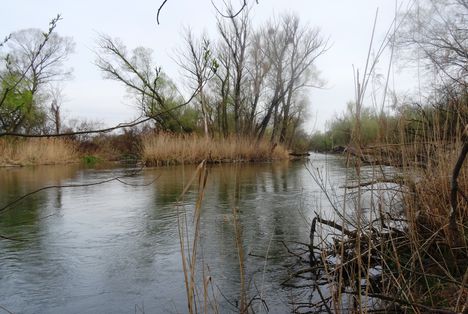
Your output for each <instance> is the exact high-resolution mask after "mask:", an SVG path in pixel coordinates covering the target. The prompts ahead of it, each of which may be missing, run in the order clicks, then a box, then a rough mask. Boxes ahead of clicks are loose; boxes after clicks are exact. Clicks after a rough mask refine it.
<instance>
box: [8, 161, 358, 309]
mask: <svg viewBox="0 0 468 314" xmlns="http://www.w3.org/2000/svg"><path fill="white" fill-rule="evenodd" d="M311 161H312V162H311V164H308V166H307V168H309V170H310V169H312V170H314V169H315V170H317V169H318V170H319V172H320V173H321V175H322V176H323V177H324V178H326V179H324V181H325V183H326V185H327V186H328V187H329V188H330V189H331V190H339V186H340V185H343V184H344V182H345V177H346V174H347V173H348V176H349V175H350V172H349V171H348V172H347V170H346V169H345V167H344V161H343V159H342V158H340V157H334V156H325V155H313V156H312V160H311ZM307 168H306V164H305V163H303V162H294V163H264V164H242V165H240V164H239V165H235V164H226V165H221V166H209V170H208V171H209V174H208V181H207V187H206V190H205V195H204V199H203V203H202V208H201V217H200V241H199V247H198V250H197V252H198V253H197V256H198V259H197V260H198V263H197V282H198V285H197V287H198V290H197V291H198V294H199V295H200V296H201V297H200V298H201V300H200V303H202V302H203V300H202V299H203V295H204V293H203V285H202V284H201V283H202V282H203V280H204V279H206V278H208V276H210V278H211V281H210V285H209V295H210V296H212V298H211V299H210V301H211V302H212V303H213V304H216V306H217V309H218V311H219V312H220V313H229V312H238V310H237V309H236V305H237V304H238V301H239V295H240V282H241V280H240V275H239V257H238V249H237V247H236V232H235V228H234V223H233V215H232V213H233V208H238V219H239V225H240V230H241V232H240V236H239V238H240V242H241V243H242V249H243V252H244V258H243V264H244V271H245V278H246V281H245V287H246V290H247V298H248V299H249V298H252V297H254V296H259V297H260V296H261V297H262V299H264V301H265V304H266V305H267V306H268V309H269V311H270V313H287V312H290V311H291V308H292V307H291V305H290V303H294V302H295V301H297V300H298V298H300V296H298V295H297V294H296V293H295V292H294V291H291V290H288V289H286V288H283V287H282V286H281V285H280V283H281V282H282V281H283V280H284V279H285V278H286V277H287V272H286V267H287V266H288V263H291V261H290V258H288V257H286V255H287V254H286V252H285V250H284V246H283V244H282V243H281V241H286V243H288V245H289V244H290V245H291V246H294V244H293V243H292V242H291V241H300V242H307V241H308V236H309V222H310V219H311V218H312V217H313V213H314V211H320V212H321V214H323V215H331V212H332V210H331V209H330V206H329V203H328V201H327V199H326V198H325V197H324V194H323V192H322V191H321V189H320V187H319V186H318V185H317V183H316V182H315V181H314V180H313V179H312V177H311V175H310V173H309V171H308V170H307ZM126 171H128V169H127V170H126V169H82V168H80V167H78V166H44V167H37V168H14V169H0V207H2V206H3V205H4V204H6V203H8V202H10V201H12V200H14V199H15V198H17V197H19V196H21V195H23V194H25V193H28V192H30V191H33V190H35V189H38V188H41V187H44V186H49V185H62V186H63V185H74V184H85V183H93V182H98V181H100V180H105V179H109V178H112V177H115V176H119V175H122V174H124V173H126ZM194 171H195V167H194V166H177V167H168V168H155V169H144V170H142V172H141V173H139V174H138V175H136V176H134V177H131V178H126V179H124V181H125V183H127V184H123V183H121V182H118V181H112V182H109V183H105V184H101V185H95V186H87V187H74V188H65V187H63V188H52V189H47V190H44V191H42V192H39V193H36V194H34V195H32V196H30V197H28V198H26V199H25V200H23V201H21V202H19V203H18V204H16V205H15V206H13V207H11V208H10V209H8V210H6V211H4V212H2V213H0V235H2V236H7V237H11V238H17V239H21V240H22V241H21V242H19V241H10V240H5V239H0V252H1V253H0V306H1V307H3V308H4V309H7V310H8V311H11V312H13V313H186V312H187V311H188V310H187V301H186V300H187V298H186V290H185V285H184V274H183V271H182V258H181V249H180V237H179V228H178V222H181V223H182V226H185V224H184V221H186V222H187V230H188V235H189V236H190V240H192V239H193V237H192V236H193V223H192V218H191V217H193V209H194V207H195V202H196V199H197V196H198V191H197V182H195V184H194V186H193V187H192V188H191V189H189V191H188V192H187V193H186V195H185V196H184V198H183V199H182V200H181V201H180V202H179V203H178V204H179V205H176V204H177V200H178V198H179V196H180V194H181V192H182V191H183V189H184V186H185V185H186V184H187V183H188V181H189V179H190V178H191V176H192V174H193V173H194ZM154 179H156V181H155V182H154V183H153V184H151V185H146V184H148V183H151V182H152V181H153V180H154ZM196 181H197V180H196ZM130 184H131V185H130ZM335 194H337V195H339V192H337V193H335ZM338 203H340V201H339V199H338ZM178 218H179V219H178ZM185 218H186V220H184V219H185ZM186 244H187V243H186ZM262 256H263V257H262ZM265 256H268V258H267V259H266V258H264V257H265ZM213 296H214V298H213ZM254 303H255V305H254V306H255V309H256V310H257V312H260V313H262V312H266V307H265V305H262V303H261V302H260V301H255V302H254ZM213 306H215V305H213ZM213 311H215V310H212V312H213ZM4 312H5V313H7V311H4ZM0 313H2V308H0Z"/></svg>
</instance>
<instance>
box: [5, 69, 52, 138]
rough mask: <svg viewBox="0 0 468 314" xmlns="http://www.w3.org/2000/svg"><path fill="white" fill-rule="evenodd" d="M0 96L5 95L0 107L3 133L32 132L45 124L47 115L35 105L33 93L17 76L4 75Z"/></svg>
mask: <svg viewBox="0 0 468 314" xmlns="http://www.w3.org/2000/svg"><path fill="white" fill-rule="evenodd" d="M18 82H19V83H18ZM0 95H2V96H3V95H5V98H4V101H3V102H2V104H1V105H0V116H1V117H2V118H1V119H0V130H1V131H3V132H16V131H19V129H20V128H23V129H25V130H26V131H29V132H30V131H33V130H36V129H38V128H40V127H41V126H42V125H43V123H44V122H45V119H46V113H45V112H44V110H42V108H40V107H39V106H36V105H35V101H34V97H33V93H32V92H31V91H30V90H29V89H27V88H26V86H24V82H23V81H21V80H20V79H19V77H18V76H17V75H12V74H5V75H3V80H2V81H1V82H0Z"/></svg>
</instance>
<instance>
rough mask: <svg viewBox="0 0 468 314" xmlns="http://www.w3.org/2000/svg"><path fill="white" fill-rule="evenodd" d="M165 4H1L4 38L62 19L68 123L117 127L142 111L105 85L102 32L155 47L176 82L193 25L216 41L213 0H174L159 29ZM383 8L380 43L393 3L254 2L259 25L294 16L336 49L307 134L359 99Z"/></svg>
mask: <svg viewBox="0 0 468 314" xmlns="http://www.w3.org/2000/svg"><path fill="white" fill-rule="evenodd" d="M161 2H162V0H151V1H150V0H140V1H124V0H114V1H108V0H99V1H96V0H94V1H89V0H80V1H63V0H41V1H38V0H15V1H3V3H2V5H1V13H0V15H1V18H0V37H1V38H3V37H4V36H6V35H7V34H9V33H11V32H14V31H17V30H20V29H25V28H41V29H43V30H45V29H47V27H48V22H49V21H50V20H51V19H52V18H53V17H55V16H56V15H57V14H58V13H60V14H61V15H62V17H63V20H62V21H60V22H59V25H58V27H57V33H58V34H59V35H63V36H71V37H73V38H74V41H75V42H76V51H75V53H74V54H73V55H72V56H71V57H70V59H69V66H71V67H73V69H74V72H73V79H72V80H70V81H68V82H66V83H65V84H64V86H65V88H64V93H65V96H66V102H65V103H64V105H63V107H64V110H65V115H66V117H67V118H69V119H70V118H80V119H84V118H85V119H91V120H97V121H103V122H104V123H105V124H106V125H113V124H115V123H119V122H124V121H129V120H131V119H132V118H134V117H136V116H137V115H138V113H137V109H136V107H134V106H133V105H132V101H131V99H129V98H128V97H126V96H125V95H126V93H125V88H124V87H123V86H121V85H120V84H119V83H118V82H114V81H109V80H104V79H103V78H102V75H101V73H100V72H99V71H98V69H97V68H96V66H95V65H94V60H95V54H94V51H95V50H96V38H97V36H98V34H99V33H104V34H107V35H110V36H112V37H118V38H120V39H121V40H122V41H123V42H124V43H125V44H126V45H127V47H129V48H135V47H137V46H144V47H149V48H152V49H153V50H154V59H155V61H156V62H157V64H158V65H159V66H161V67H162V69H163V70H164V71H165V72H166V73H167V74H168V75H169V76H170V77H172V78H173V79H174V80H175V81H176V82H181V81H180V70H179V69H178V67H177V65H176V64H175V62H174V60H173V57H174V54H175V49H177V48H178V47H181V43H182V40H181V39H182V30H183V27H190V28H192V29H193V31H194V33H195V34H196V33H201V32H203V31H205V32H206V33H207V34H209V35H211V36H212V37H214V36H216V11H215V9H214V7H213V5H212V3H211V1H210V0H196V1H195V0H169V1H168V2H167V4H166V5H165V6H164V8H163V10H162V12H161V16H160V22H161V24H160V25H157V24H156V12H157V9H158V7H159V5H160V4H161ZM252 2H253V3H254V1H252ZM400 2H401V1H400ZM214 3H217V4H218V5H219V6H220V7H222V1H220V0H214ZM377 8H378V9H379V19H378V22H377V30H376V40H377V42H380V41H381V39H382V38H383V36H384V33H385V31H386V30H387V28H388V27H389V25H390V24H391V21H392V19H393V16H394V14H395V2H394V1H392V0H355V1H347V0H320V1H319V0H289V1H285V0H259V1H258V4H253V8H252V19H253V23H254V25H260V24H262V23H263V22H264V21H266V20H267V19H269V18H270V17H271V16H273V15H275V14H276V15H279V14H281V13H283V12H288V13H295V14H297V15H298V16H299V17H300V20H301V22H303V23H307V24H309V25H311V26H318V27H320V29H321V31H322V35H323V36H324V37H326V38H330V46H331V48H330V49H329V51H328V52H327V53H326V54H325V55H323V56H322V57H321V58H320V59H319V60H318V62H317V67H318V69H319V70H320V71H321V75H322V78H323V79H324V80H326V81H327V87H326V88H325V89H321V90H317V89H312V90H310V92H309V95H310V103H311V105H310V108H309V113H310V118H309V119H308V121H307V123H306V126H305V129H306V131H308V132H311V131H312V130H313V129H314V128H315V129H323V128H324V126H325V121H326V120H328V119H330V118H331V117H332V116H333V114H334V113H339V112H342V111H343V110H344V109H345V108H346V103H347V102H348V101H350V100H352V99H354V85H353V68H352V67H353V65H354V66H355V67H356V68H361V69H362V68H364V64H365V60H366V55H367V49H368V45H369V40H370V36H371V31H372V23H373V20H374V16H375V12H376V9H377ZM213 40H215V39H213ZM386 59H388V58H386ZM383 61H384V62H383V63H382V65H381V67H380V71H381V73H383V74H384V73H386V66H385V62H388V60H383ZM395 73H397V74H398V73H399V72H395ZM392 81H397V82H408V79H395V78H394V77H392ZM180 84H181V83H179V85H180ZM407 85H408V84H400V85H399V86H396V88H397V89H399V90H402V91H406V90H408V89H409V87H408V86H407Z"/></svg>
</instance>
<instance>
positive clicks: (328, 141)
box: [309, 132, 333, 152]
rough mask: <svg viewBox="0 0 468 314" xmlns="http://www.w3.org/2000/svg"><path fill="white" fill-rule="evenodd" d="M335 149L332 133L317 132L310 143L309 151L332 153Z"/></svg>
mask: <svg viewBox="0 0 468 314" xmlns="http://www.w3.org/2000/svg"><path fill="white" fill-rule="evenodd" d="M332 148H333V144H332V136H331V133H330V132H326V133H322V132H315V133H314V134H312V136H311V138H310V142H309V149H311V150H314V151H319V152H326V151H330V150H331V149H332Z"/></svg>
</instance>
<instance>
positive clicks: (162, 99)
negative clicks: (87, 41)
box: [96, 35, 200, 131]
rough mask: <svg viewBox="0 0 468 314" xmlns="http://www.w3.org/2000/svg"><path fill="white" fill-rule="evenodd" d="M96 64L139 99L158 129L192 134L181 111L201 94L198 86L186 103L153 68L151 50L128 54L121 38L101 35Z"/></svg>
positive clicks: (161, 73) (135, 51) (162, 73)
mask: <svg viewBox="0 0 468 314" xmlns="http://www.w3.org/2000/svg"><path fill="white" fill-rule="evenodd" d="M98 45H99V51H98V53H97V59H96V65H97V67H98V68H99V69H100V70H101V71H102V72H103V74H104V76H105V78H108V79H112V80H116V81H118V82H120V83H122V84H124V86H126V87H127V89H128V91H129V92H130V93H131V94H132V95H134V96H136V99H137V104H138V106H139V108H140V111H141V112H142V114H143V115H145V116H146V117H149V118H152V119H153V121H154V122H155V124H156V126H157V128H160V129H163V130H170V131H180V130H182V131H189V129H188V128H186V126H184V125H183V124H182V123H181V120H180V116H181V114H182V113H183V110H182V108H183V107H184V106H186V105H187V104H188V103H189V101H190V100H192V99H193V97H194V96H195V95H196V94H197V93H198V92H199V90H200V86H197V87H196V88H195V89H194V91H193V94H192V97H190V99H189V101H187V102H184V100H183V98H182V96H181V95H180V93H179V92H178V90H177V88H176V85H175V84H174V83H173V82H172V80H171V79H170V78H169V77H168V76H167V75H166V74H165V73H164V72H163V71H162V69H161V68H160V67H157V66H155V65H154V62H153V58H152V50H151V49H148V48H144V47H138V48H135V49H133V50H132V52H131V53H129V52H128V51H127V47H125V45H124V44H123V43H122V42H121V41H120V40H118V39H112V38H111V37H109V36H106V35H101V36H100V38H99V40H98Z"/></svg>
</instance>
